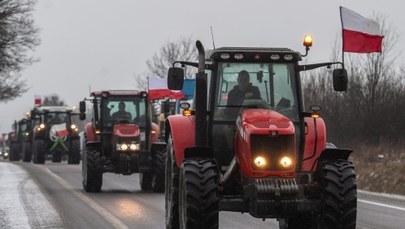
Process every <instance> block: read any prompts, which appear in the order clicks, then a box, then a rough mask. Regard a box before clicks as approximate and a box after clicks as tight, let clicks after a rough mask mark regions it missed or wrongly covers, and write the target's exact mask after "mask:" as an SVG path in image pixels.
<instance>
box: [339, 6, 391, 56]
mask: <svg viewBox="0 0 405 229" xmlns="http://www.w3.org/2000/svg"><path fill="white" fill-rule="evenodd" d="M340 18H341V20H342V28H343V31H342V33H343V52H355V53H372V52H381V46H382V39H383V37H384V36H383V35H382V34H381V33H380V25H379V24H378V23H377V22H376V21H373V20H370V19H367V18H365V17H363V16H361V15H360V14H358V13H356V12H354V11H352V10H349V9H347V8H345V7H342V6H341V7H340Z"/></svg>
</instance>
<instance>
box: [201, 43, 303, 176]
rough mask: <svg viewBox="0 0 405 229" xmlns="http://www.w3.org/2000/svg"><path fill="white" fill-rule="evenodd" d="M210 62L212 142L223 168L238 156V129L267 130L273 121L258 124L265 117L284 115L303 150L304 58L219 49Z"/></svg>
mask: <svg viewBox="0 0 405 229" xmlns="http://www.w3.org/2000/svg"><path fill="white" fill-rule="evenodd" d="M208 60H209V61H211V62H212V65H211V67H210V68H211V74H208V76H207V77H208V82H210V83H209V86H208V87H209V91H210V93H209V95H210V96H208V97H209V102H208V109H209V110H210V111H211V114H212V115H211V116H210V117H209V122H208V123H209V124H210V128H209V129H208V136H210V137H209V139H208V140H209V142H210V143H211V144H212V147H213V149H214V154H215V156H216V158H217V159H218V162H219V164H220V165H221V168H224V169H225V168H226V167H227V166H228V165H229V164H230V162H231V160H232V158H233V156H234V142H233V139H234V135H235V131H236V128H235V125H236V124H237V123H239V124H241V123H242V122H244V123H247V122H249V124H251V125H253V126H257V127H258V128H260V127H263V126H266V125H267V127H268V126H269V125H270V123H269V120H270V118H267V119H262V120H259V119H260V117H261V116H262V115H268V114H270V113H272V114H276V113H279V114H281V115H283V116H285V117H286V118H288V119H289V120H290V121H291V122H292V123H293V124H294V126H295V132H296V141H297V143H298V144H297V145H299V143H300V141H301V137H302V134H301V132H302V130H303V127H302V125H301V123H302V122H300V121H302V118H301V117H300V115H299V114H300V113H301V111H302V104H301V102H300V101H301V99H300V97H299V96H300V88H299V87H298V85H299V84H297V80H298V70H297V68H298V64H297V63H298V61H299V60H301V56H300V55H299V53H297V52H294V51H292V50H290V49H284V48H277V49H265V48H243V49H242V48H219V49H216V50H213V51H211V52H209V53H208ZM242 111H244V112H243V116H241V114H242ZM271 111H272V112H271ZM237 120H238V122H237ZM286 125H287V123H286Z"/></svg>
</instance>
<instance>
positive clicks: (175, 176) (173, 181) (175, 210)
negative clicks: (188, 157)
mask: <svg viewBox="0 0 405 229" xmlns="http://www.w3.org/2000/svg"><path fill="white" fill-rule="evenodd" d="M166 155H167V156H166V175H165V209H166V212H165V216H166V229H178V228H179V168H178V167H177V165H176V160H175V152H174V148H173V139H172V136H171V134H170V135H169V136H168V142H167V152H166Z"/></svg>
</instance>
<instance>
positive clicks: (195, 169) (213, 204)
mask: <svg viewBox="0 0 405 229" xmlns="http://www.w3.org/2000/svg"><path fill="white" fill-rule="evenodd" d="M179 182H180V184H179V214H180V228H193V229H194V228H195V229H203V228H209V229H217V228H218V225H219V223H218V221H219V204H218V202H219V200H218V171H217V166H216V165H215V162H214V161H213V160H211V159H207V160H198V161H196V160H187V161H183V164H182V166H181V168H180V179H179Z"/></svg>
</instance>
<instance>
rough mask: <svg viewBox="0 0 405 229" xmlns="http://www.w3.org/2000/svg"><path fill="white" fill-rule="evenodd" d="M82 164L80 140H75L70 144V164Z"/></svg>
mask: <svg viewBox="0 0 405 229" xmlns="http://www.w3.org/2000/svg"><path fill="white" fill-rule="evenodd" d="M79 163H80V140H79V139H75V140H72V142H71V143H70V150H69V157H68V164H79Z"/></svg>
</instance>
